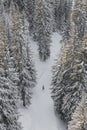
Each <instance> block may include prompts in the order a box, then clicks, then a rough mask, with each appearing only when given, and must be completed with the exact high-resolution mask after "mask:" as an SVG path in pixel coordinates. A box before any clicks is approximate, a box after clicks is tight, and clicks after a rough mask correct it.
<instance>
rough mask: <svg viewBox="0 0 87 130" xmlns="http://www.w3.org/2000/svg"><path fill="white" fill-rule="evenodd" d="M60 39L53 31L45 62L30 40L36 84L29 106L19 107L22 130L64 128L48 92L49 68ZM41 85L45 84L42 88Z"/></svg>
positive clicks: (60, 129)
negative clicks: (40, 58) (49, 55)
mask: <svg viewBox="0 0 87 130" xmlns="http://www.w3.org/2000/svg"><path fill="white" fill-rule="evenodd" d="M60 40H61V36H60V35H59V34H57V33H54V34H53V36H52V43H51V57H50V59H49V60H47V61H46V62H41V61H40V60H39V56H38V51H37V44H36V43H34V42H32V41H31V44H30V46H31V49H32V52H33V59H34V62H35V67H36V70H37V85H36V87H35V88H34V89H33V97H32V101H31V102H32V104H31V106H29V107H28V108H23V107H22V108H20V109H19V111H20V114H21V116H20V122H21V123H22V126H23V130H65V126H64V124H63V123H62V121H60V119H58V118H57V117H56V115H55V112H54V106H53V101H52V99H51V93H50V87H51V86H50V84H51V77H52V73H51V70H52V66H53V65H54V63H55V61H54V59H55V58H56V56H57V55H59V53H60V50H61V44H60ZM43 85H44V86H45V89H44V90H42V86H43Z"/></svg>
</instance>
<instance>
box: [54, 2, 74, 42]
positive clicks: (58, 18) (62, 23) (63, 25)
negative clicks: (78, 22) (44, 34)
mask: <svg viewBox="0 0 87 130" xmlns="http://www.w3.org/2000/svg"><path fill="white" fill-rule="evenodd" d="M71 10H72V0H61V1H60V0H55V8H54V19H55V23H56V30H57V31H60V32H61V34H62V35H63V40H64V42H65V40H66V41H67V40H69V38H70V30H71V17H70V16H71Z"/></svg>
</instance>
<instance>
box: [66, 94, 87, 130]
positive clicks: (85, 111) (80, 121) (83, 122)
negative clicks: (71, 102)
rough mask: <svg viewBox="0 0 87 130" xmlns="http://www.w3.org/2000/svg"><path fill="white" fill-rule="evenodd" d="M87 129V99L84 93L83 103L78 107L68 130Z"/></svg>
mask: <svg viewBox="0 0 87 130" xmlns="http://www.w3.org/2000/svg"><path fill="white" fill-rule="evenodd" d="M86 129H87V97H86V94H85V93H84V95H83V97H82V100H81V102H80V103H79V105H78V106H77V108H76V110H75V112H74V113H73V115H72V120H71V121H70V122H69V125H68V130H86Z"/></svg>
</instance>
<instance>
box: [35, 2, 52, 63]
mask: <svg viewBox="0 0 87 130" xmlns="http://www.w3.org/2000/svg"><path fill="white" fill-rule="evenodd" d="M51 20H52V19H51V14H50V10H49V7H47V3H46V1H43V0H39V1H38V0H36V2H35V18H34V38H35V40H36V41H37V42H38V51H39V57H40V59H41V60H42V61H45V60H46V59H48V58H49V56H50V42H51V37H50V35H51V32H52V26H51Z"/></svg>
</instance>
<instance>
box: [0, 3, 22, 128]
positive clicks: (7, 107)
mask: <svg viewBox="0 0 87 130" xmlns="http://www.w3.org/2000/svg"><path fill="white" fill-rule="evenodd" d="M0 8H2V17H1V19H2V20H1V21H2V22H1V23H0V30H1V31H0V32H1V34H0V52H1V53H0V60H1V62H0V130H12V129H13V130H20V129H21V127H20V124H19V123H18V117H19V116H18V112H17V104H16V103H17V102H16V101H17V100H16V99H17V98H16V97H17V96H16V93H15V89H16V88H15V86H14V83H13V81H12V80H10V77H9V74H10V73H7V72H8V59H7V54H8V53H9V52H7V51H9V50H7V47H6V46H7V43H8V41H9V38H10V37H9V38H8V34H7V30H8V29H7V27H6V25H7V24H6V20H5V17H6V16H7V15H8V14H7V15H6V14H5V9H7V8H5V9H4V4H3V1H0ZM7 22H8V21H7ZM9 58H10V57H9ZM9 72H10V71H9Z"/></svg>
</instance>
